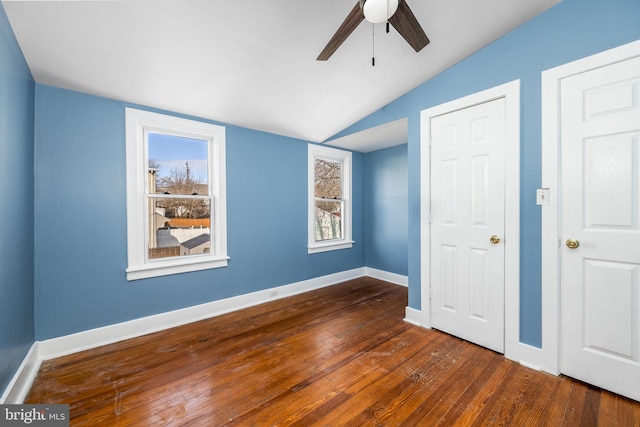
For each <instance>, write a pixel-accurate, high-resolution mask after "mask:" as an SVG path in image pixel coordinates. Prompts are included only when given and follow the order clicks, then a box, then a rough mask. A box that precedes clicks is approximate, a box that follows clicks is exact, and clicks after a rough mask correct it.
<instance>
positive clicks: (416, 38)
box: [316, 0, 429, 61]
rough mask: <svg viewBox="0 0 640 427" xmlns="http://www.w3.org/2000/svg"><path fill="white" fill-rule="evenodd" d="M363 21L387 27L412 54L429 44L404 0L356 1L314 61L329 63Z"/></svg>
mask: <svg viewBox="0 0 640 427" xmlns="http://www.w3.org/2000/svg"><path fill="white" fill-rule="evenodd" d="M365 19H366V20H367V21H369V22H372V23H374V24H377V23H382V22H385V21H386V22H387V23H390V24H391V25H393V28H395V29H396V30H397V31H398V32H399V33H400V35H401V36H402V37H403V38H404V39H405V40H406V41H407V43H409V44H410V45H411V47H412V48H413V49H414V50H415V51H416V52H420V50H422V48H423V47H425V46H426V45H428V44H429V38H428V37H427V35H426V34H425V32H424V30H423V29H422V27H421V26H420V23H419V22H418V20H417V19H416V17H415V15H414V14H413V12H412V11H411V9H410V8H409V5H408V4H407V2H406V1H405V0H358V2H357V3H356V5H355V6H354V8H353V9H352V10H351V12H349V14H348V15H347V18H346V19H345V20H344V22H343V23H342V25H340V27H339V28H338V31H336V33H335V34H334V35H333V37H331V40H329V43H327V45H326V46H325V48H324V49H323V50H322V52H320V55H318V58H316V59H317V60H318V61H326V60H327V59H329V58H330V57H331V55H333V54H334V52H335V51H336V50H338V48H339V47H340V45H341V44H342V43H344V41H345V40H346V39H347V37H349V35H350V34H351V33H352V32H353V31H354V30H355V29H356V28H357V27H358V25H360V23H361V22H362V21H363V20H365ZM387 31H388V28H387Z"/></svg>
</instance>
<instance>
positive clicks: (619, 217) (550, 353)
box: [542, 42, 640, 400]
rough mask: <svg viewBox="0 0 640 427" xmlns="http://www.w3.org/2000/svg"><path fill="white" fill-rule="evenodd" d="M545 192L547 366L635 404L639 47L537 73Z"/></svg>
mask: <svg viewBox="0 0 640 427" xmlns="http://www.w3.org/2000/svg"><path fill="white" fill-rule="evenodd" d="M543 186H545V187H549V188H550V189H551V195H552V197H551V203H550V205H549V206H548V207H544V208H543V215H542V217H543V246H542V250H543V260H542V261H543V266H544V270H543V313H542V314H543V350H544V352H545V353H546V354H547V359H548V360H549V362H550V364H554V363H555V366H552V368H554V369H555V370H556V371H557V372H562V373H565V374H567V375H569V376H572V377H575V378H578V379H581V380H583V381H586V382H588V383H591V384H594V385H597V386H600V387H603V388H606V389H608V390H611V391H614V392H616V393H619V394H622V395H624V396H627V397H630V398H633V399H636V400H640V386H639V385H638V384H640V348H639V347H640V288H639V287H640V42H635V43H631V44H628V45H624V46H621V47H619V48H616V49H612V50H609V51H606V52H603V53H600V54H597V55H593V56H591V57H588V58H585V59H582V60H579V61H575V62H573V63H570V64H566V65H564V66H560V67H557V68H554V69H552V70H548V71H546V72H544V73H543ZM556 194H557V197H556ZM569 239H572V240H575V241H576V242H577V243H574V246H575V245H577V247H575V248H573V249H571V248H569V247H568V246H567V241H568V240H569ZM554 356H555V360H554Z"/></svg>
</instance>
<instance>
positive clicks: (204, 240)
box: [181, 233, 211, 249]
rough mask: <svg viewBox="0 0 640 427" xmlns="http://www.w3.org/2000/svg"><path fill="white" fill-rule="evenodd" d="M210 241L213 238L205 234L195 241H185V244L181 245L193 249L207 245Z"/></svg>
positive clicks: (194, 239)
mask: <svg viewBox="0 0 640 427" xmlns="http://www.w3.org/2000/svg"><path fill="white" fill-rule="evenodd" d="M210 239H211V236H210V235H209V234H208V233H205V234H201V235H199V236H196V237H194V238H193V239H189V240H185V241H184V242H182V243H181V245H182V246H184V247H185V248H187V249H193V248H197V247H198V246H200V245H203V244H205V243H207V242H208V241H209V240H210Z"/></svg>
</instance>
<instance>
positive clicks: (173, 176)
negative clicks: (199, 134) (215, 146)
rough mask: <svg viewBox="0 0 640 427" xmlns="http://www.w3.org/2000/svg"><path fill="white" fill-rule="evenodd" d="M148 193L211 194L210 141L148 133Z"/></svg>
mask: <svg viewBox="0 0 640 427" xmlns="http://www.w3.org/2000/svg"><path fill="white" fill-rule="evenodd" d="M147 141H148V144H149V193H159V194H185V195H186V194H199V195H208V194H209V177H208V161H209V153H208V147H209V143H208V141H205V140H201V139H191V138H185V137H181V136H174V135H167V134H163V133H153V132H149V133H148V135H147Z"/></svg>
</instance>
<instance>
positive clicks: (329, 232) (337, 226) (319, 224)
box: [316, 200, 342, 242]
mask: <svg viewBox="0 0 640 427" xmlns="http://www.w3.org/2000/svg"><path fill="white" fill-rule="evenodd" d="M332 239H342V201H325V200H322V201H316V241H317V242H320V241H322V240H332Z"/></svg>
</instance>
